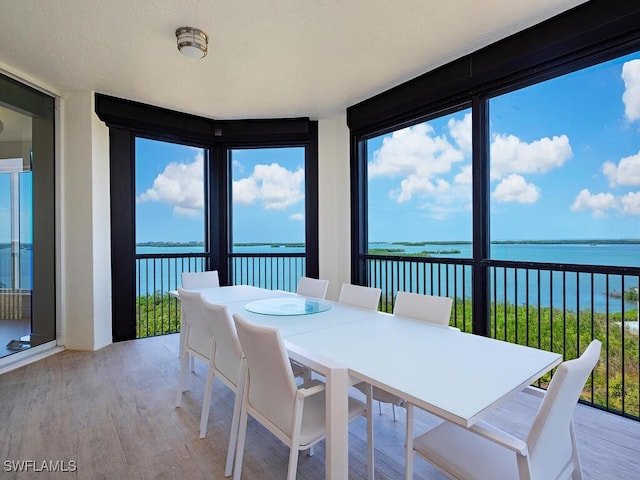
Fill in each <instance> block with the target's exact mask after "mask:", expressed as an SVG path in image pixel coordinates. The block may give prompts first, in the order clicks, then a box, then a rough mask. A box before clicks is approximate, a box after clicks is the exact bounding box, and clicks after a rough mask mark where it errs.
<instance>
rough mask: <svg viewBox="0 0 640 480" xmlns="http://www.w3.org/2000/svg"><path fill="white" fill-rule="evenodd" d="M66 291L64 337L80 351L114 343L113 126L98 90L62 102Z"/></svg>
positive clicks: (63, 274) (63, 277) (63, 293)
mask: <svg viewBox="0 0 640 480" xmlns="http://www.w3.org/2000/svg"><path fill="white" fill-rule="evenodd" d="M61 108H62V114H61V121H62V148H61V158H59V159H58V160H59V161H60V162H61V165H60V169H61V181H60V185H61V192H60V206H61V225H60V228H61V229H62V234H61V235H60V237H61V239H62V245H61V248H60V252H61V270H62V272H61V282H62V285H60V286H59V291H60V292H61V296H62V302H63V308H62V312H61V313H62V325H63V331H64V336H63V341H64V344H65V346H66V347H67V348H70V349H74V350H96V349H99V348H101V347H103V346H105V345H108V344H110V343H111V341H112V340H111V339H112V334H111V250H110V238H109V237H110V213H109V212H110V208H109V131H108V128H107V127H106V126H105V125H104V124H103V123H102V122H101V121H100V120H99V119H98V118H97V116H96V115H95V113H94V94H93V92H74V93H68V94H65V95H64V100H63V101H62V102H61Z"/></svg>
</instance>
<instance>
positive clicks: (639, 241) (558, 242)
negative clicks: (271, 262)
mask: <svg viewBox="0 0 640 480" xmlns="http://www.w3.org/2000/svg"><path fill="white" fill-rule="evenodd" d="M491 243H492V244H494V245H637V244H640V239H618V240H615V239H614V240H603V239H583V240H493V241H492V242H491ZM369 244H375V245H402V246H405V247H424V246H427V245H471V242H470V241H466V240H464V241H463V240H452V241H423V242H392V241H387V242H369ZM2 245H3V244H0V247H2ZM233 245H234V246H237V247H256V246H271V247H290V248H291V247H304V243H303V242H239V243H234V244H233ZM136 246H138V247H204V242H140V243H136Z"/></svg>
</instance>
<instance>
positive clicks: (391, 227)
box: [366, 109, 472, 258]
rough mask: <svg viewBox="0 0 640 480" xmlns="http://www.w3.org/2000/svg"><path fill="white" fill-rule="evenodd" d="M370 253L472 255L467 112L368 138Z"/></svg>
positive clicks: (468, 124) (462, 256) (469, 120)
mask: <svg viewBox="0 0 640 480" xmlns="http://www.w3.org/2000/svg"><path fill="white" fill-rule="evenodd" d="M366 149H367V164H368V167H367V170H368V177H367V181H368V203H367V211H368V216H367V225H368V235H369V248H368V253H373V254H381V255H410V256H434V257H453V258H456V257H457V258H470V257H471V254H472V249H471V239H472V211H471V201H472V196H471V193H472V191H471V111H470V109H466V110H462V111H459V112H456V113H453V114H450V115H445V116H442V117H438V118H436V119H433V120H429V121H428V122H424V123H421V124H418V125H414V126H411V127H407V128H403V129H401V130H396V131H394V132H392V133H388V134H385V135H381V136H378V137H375V138H372V139H370V140H367V144H366Z"/></svg>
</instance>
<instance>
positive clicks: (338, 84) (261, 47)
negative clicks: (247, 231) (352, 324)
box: [0, 0, 583, 119]
mask: <svg viewBox="0 0 640 480" xmlns="http://www.w3.org/2000/svg"><path fill="white" fill-rule="evenodd" d="M582 1H583V0H535V1H532V0H0V66H2V64H4V66H5V69H7V70H10V71H17V72H19V73H21V74H23V75H25V76H28V77H31V78H33V79H35V80H36V81H40V82H43V83H44V84H45V85H49V86H50V87H51V88H54V89H55V90H57V91H58V92H61V93H65V92H71V91H81V90H84V91H86V90H90V91H96V92H101V93H105V94H108V95H114V96H117V97H121V98H127V99H131V100H136V101H140V102H144V103H149V104H153V105H159V106H163V107H168V108H172V109H176V110H180V111H184V112H189V113H194V114H198V115H202V116H206V117H212V118H227V119H231V118H267V117H290V116H310V117H312V118H321V117H324V116H329V115H333V114H336V113H338V112H342V111H344V109H345V108H346V107H347V106H349V105H352V104H354V103H357V102H359V101H361V100H364V99H366V98H368V97H370V96H372V95H374V94H377V93H380V92H382V91H384V90H386V89H388V88H390V87H392V86H395V85H397V84H400V83H402V82H404V81H406V80H408V79H410V78H413V77H415V76H417V75H419V74H421V73H424V72H426V71H429V70H431V69H433V68H435V67H437V66H440V65H443V64H445V63H447V62H449V61H451V60H453V59H455V58H458V57H460V56H461V55H464V54H467V53H470V52H472V51H474V50H477V49H478V48H481V47H483V46H486V45H488V44H490V43H492V42H494V41H496V40H499V39H501V38H504V37H506V36H508V35H510V34H512V33H515V32H517V31H519V30H522V29H524V28H526V27H529V26H531V25H534V24H536V23H539V22H540V21H542V20H545V19H547V18H549V17H551V16H553V15H555V14H557V13H560V12H562V11H564V10H567V9H569V8H571V7H573V6H575V5H577V4H580V3H582ZM181 26H194V27H198V28H201V29H202V30H204V31H205V32H207V34H208V35H209V54H208V55H207V56H206V57H205V58H204V59H202V60H192V59H189V58H187V57H184V56H182V55H180V53H179V52H178V50H177V49H176V38H175V34H174V32H175V29H176V28H178V27H181Z"/></svg>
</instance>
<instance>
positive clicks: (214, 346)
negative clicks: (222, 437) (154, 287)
mask: <svg viewBox="0 0 640 480" xmlns="http://www.w3.org/2000/svg"><path fill="white" fill-rule="evenodd" d="M178 292H179V294H180V296H181V299H182V301H183V305H185V307H186V309H187V314H188V315H190V318H192V319H193V320H192V322H191V324H190V325H192V326H191V327H190V328H189V335H188V337H187V344H186V349H185V352H184V353H183V357H182V360H181V365H180V378H179V380H178V394H177V398H176V406H177V407H179V406H180V405H181V400H182V392H183V391H184V383H185V377H186V370H187V363H188V356H189V355H191V356H192V358H193V357H196V358H199V359H201V360H203V361H205V362H207V378H206V381H205V388H204V398H203V401H202V413H201V415H200V438H205V436H206V432H207V422H208V419H209V409H210V405H211V397H212V395H213V383H214V379H215V377H216V376H217V377H218V379H219V380H221V381H222V382H223V383H224V384H225V385H227V387H229V389H231V391H233V392H234V393H236V397H237V398H236V403H237V404H239V399H238V395H237V390H238V381H239V377H240V362H241V358H242V349H241V347H240V342H239V340H238V336H237V334H236V330H235V326H234V323H233V319H232V317H231V314H230V313H229V310H228V308H227V306H225V305H216V304H213V303H210V302H208V301H206V300H205V299H203V298H202V296H201V294H200V293H197V292H188V291H185V290H183V289H179V290H178ZM238 412H239V409H234V415H233V418H232V421H231V431H230V434H229V448H228V450H227V463H226V466H225V475H226V476H229V475H231V470H232V468H233V457H234V454H235V446H236V440H237V432H238V420H239V418H238Z"/></svg>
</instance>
